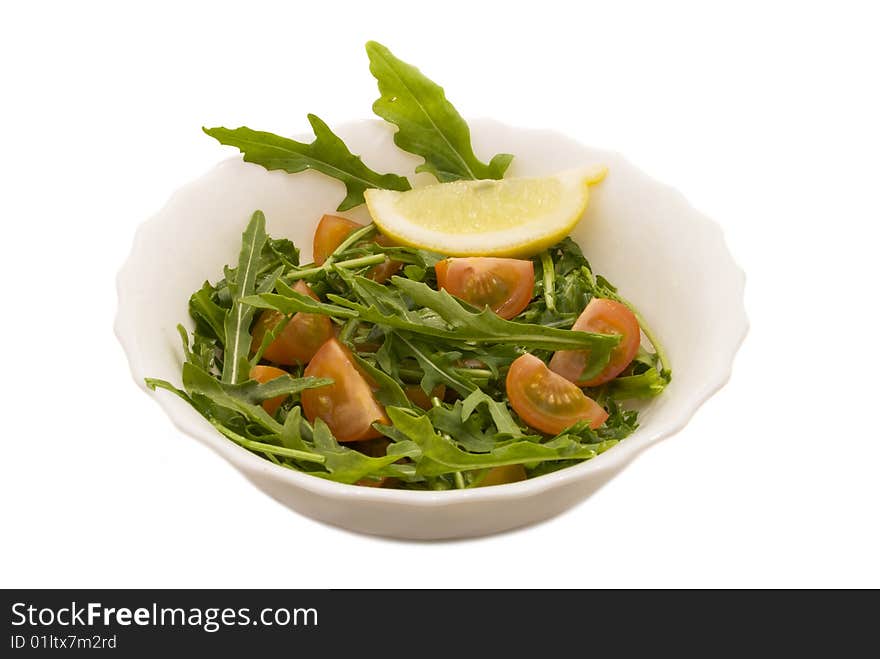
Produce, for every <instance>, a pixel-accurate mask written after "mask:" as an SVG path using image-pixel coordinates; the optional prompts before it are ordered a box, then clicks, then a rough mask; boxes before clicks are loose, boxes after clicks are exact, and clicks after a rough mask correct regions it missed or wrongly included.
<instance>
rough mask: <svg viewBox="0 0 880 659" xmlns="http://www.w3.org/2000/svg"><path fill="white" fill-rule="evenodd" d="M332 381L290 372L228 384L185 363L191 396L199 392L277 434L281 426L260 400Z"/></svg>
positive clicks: (312, 387)
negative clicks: (291, 375) (278, 375)
mask: <svg viewBox="0 0 880 659" xmlns="http://www.w3.org/2000/svg"><path fill="white" fill-rule="evenodd" d="M328 384H333V381H332V380H330V379H328V378H313V377H307V378H292V377H290V376H289V375H288V376H285V377H280V378H277V379H276V380H272V381H271V382H266V383H265V384H259V383H257V382H256V381H254V380H250V381H248V382H245V383H243V384H227V383H224V382H221V381H219V380H217V378H215V377H213V376H212V375H211V374H210V373H207V372H205V371H203V370H202V369H200V368H199V367H198V366H196V365H195V364H192V363H190V362H186V363H184V365H183V387H184V389H186V391H187V393H189V394H190V396H192V395H194V394H200V395H202V396H205V397H206V398H208V399H210V400H211V401H212V402H213V403H214V404H216V405H219V406H220V407H225V408H226V409H229V410H232V411H235V412H238V413H239V414H243V415H244V416H245V417H246V418H248V419H250V420H251V421H253V422H255V423H257V424H258V425H260V426H262V427H263V428H265V429H266V430H268V431H269V432H271V433H274V434H280V433H281V431H282V426H281V424H280V423H278V421H276V420H275V418H274V417H273V416H272V415H271V414H269V413H268V412H266V410H264V409H263V408H262V407H260V405H259V402H260V401H262V400H265V399H266V398H274V397H275V396H282V395H286V394H295V393H299V392H301V391H303V390H305V389H315V388H317V387H324V386H327V385H328Z"/></svg>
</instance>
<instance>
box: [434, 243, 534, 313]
mask: <svg viewBox="0 0 880 659" xmlns="http://www.w3.org/2000/svg"><path fill="white" fill-rule="evenodd" d="M434 270H435V272H436V273H437V286H438V287H440V288H444V289H446V290H447V291H449V292H450V293H451V294H452V295H454V296H455V297H458V298H461V299H462V300H464V301H465V302H470V303H471V304H473V305H474V306H476V307H480V308H482V307H489V308H490V309H492V311H494V312H495V313H497V314H498V315H499V316H501V317H502V318H508V319H509V318H513V317H514V316H516V315H517V314H518V313H520V312H521V311H522V310H523V309H525V308H526V307H527V306H529V301H530V300H531V299H532V292H533V290H534V287H535V267H534V265H533V264H532V262H531V261H525V260H523V259H502V258H494V257H487V256H484V257H468V258H450V259H445V260H443V261H440V262H439V263H437V265H435V266H434Z"/></svg>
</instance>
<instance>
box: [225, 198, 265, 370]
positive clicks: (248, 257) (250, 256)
mask: <svg viewBox="0 0 880 659" xmlns="http://www.w3.org/2000/svg"><path fill="white" fill-rule="evenodd" d="M266 238H267V236H266V217H265V216H264V215H263V213H262V211H255V212H254V214H253V216H252V217H251V221H250V222H249V223H248V226H247V228H246V229H245V231H244V234H242V240H241V252H240V253H239V256H238V268H237V269H236V271H235V280H234V281H232V282H229V288H230V293H231V295H232V308H231V309H230V310H229V311H228V312H227V313H226V319H225V321H224V324H223V325H224V335H225V339H224V341H223V345H224V346H225V353H224V356H223V377H222V379H223V382H227V383H230V384H235V383H236V382H242V381H244V380H247V378H248V369H249V367H250V365H249V363H248V358H247V357H248V350H249V349H250V345H251V333H250V326H251V321H252V320H253V317H254V308H253V307H252V306H250V305H249V304H245V303H243V302H242V301H241V298H243V297H246V296H248V295H253V294H254V293H255V292H256V278H257V262H258V259H259V256H260V253H261V252H262V251H263V246H264V245H265V244H266Z"/></svg>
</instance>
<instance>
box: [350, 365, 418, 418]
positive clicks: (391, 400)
mask: <svg viewBox="0 0 880 659" xmlns="http://www.w3.org/2000/svg"><path fill="white" fill-rule="evenodd" d="M352 354H353V355H354V358H355V360H357V363H358V366H359V367H360V368H362V369H363V370H364V371H366V373H367V375H369V376H370V377H371V378H372V379H373V381H374V382H375V383H376V384H377V385H378V387H379V390H378V391H377V392H375V393H376V399H377V400H378V401H379V402H380V403H382V404H383V405H394V406H396V407H409V408H412V407H413V405H412V403H411V402H410V400H409V398H407V397H406V394H405V393H404V391H403V389H402V388H401V386H400V384H398V382H397V380H395V379H394V378H393V377H391V376H390V375H388V374H387V373H385V372H384V371H383V370H382V369H380V368H376V367H375V366H373V365H372V364H371V363H370V362H368V361H367V360H366V359H364V358H363V357H361V356H360V355H358V354H357V353H352Z"/></svg>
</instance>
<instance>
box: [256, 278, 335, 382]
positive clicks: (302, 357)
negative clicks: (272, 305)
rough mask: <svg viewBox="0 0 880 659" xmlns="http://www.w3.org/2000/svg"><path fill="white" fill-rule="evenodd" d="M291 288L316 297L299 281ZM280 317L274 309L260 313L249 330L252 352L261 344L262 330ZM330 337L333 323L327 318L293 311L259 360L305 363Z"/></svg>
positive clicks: (266, 330)
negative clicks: (251, 336)
mask: <svg viewBox="0 0 880 659" xmlns="http://www.w3.org/2000/svg"><path fill="white" fill-rule="evenodd" d="M293 290H295V291H296V292H297V293H300V294H301V295H308V296H309V297H311V298H312V299H314V300H318V296H317V295H315V294H314V292H313V291H312V289H311V288H309V285H308V284H307V283H305V282H304V281H302V280H299V281H298V282H296V286H294V287H293ZM282 318H283V315H282V314H280V313H279V312H277V311H270V310H267V311H264V312H263V313H262V314H260V317H259V318H257V322H256V324H255V325H254V329H253V331H252V335H253V339H252V340H251V354H252V355H253V354H255V353H256V352H257V350H259V348H260V346H261V345H262V344H263V338H264V337H265V336H266V332H269V331H271V330H272V329H273V328H274V327H275V326H276V325H277V324H278V323H279V322H281V320H282ZM331 336H333V323H332V322H331V321H330V318H329V317H327V316H322V315H320V314H314V313H302V312H300V313H298V314H294V316H293V318H291V319H290V320H289V321H288V323H287V325H285V326H284V329H283V330H281V334H279V335H278V336H277V337H276V338H275V340H274V341H272V343H270V344H269V346H268V347H267V348H266V351H265V352H264V353H263V359H266V360H268V361H270V362H275V363H276V364H285V365H288V366H293V365H295V364H306V363H308V361H309V360H310V359H311V358H312V357H313V356H314V354H315V353H316V352H317V351H318V348H320V347H321V346H322V345H324V342H325V341H326V340H327V339H329V338H330V337H331Z"/></svg>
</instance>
